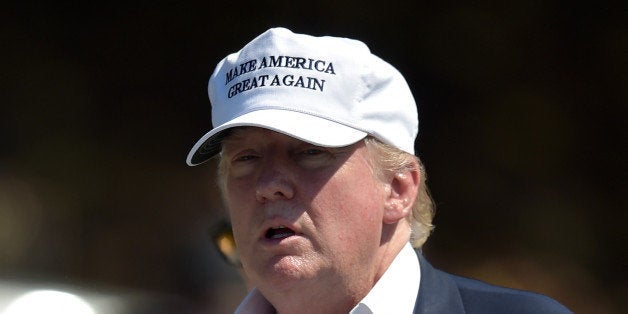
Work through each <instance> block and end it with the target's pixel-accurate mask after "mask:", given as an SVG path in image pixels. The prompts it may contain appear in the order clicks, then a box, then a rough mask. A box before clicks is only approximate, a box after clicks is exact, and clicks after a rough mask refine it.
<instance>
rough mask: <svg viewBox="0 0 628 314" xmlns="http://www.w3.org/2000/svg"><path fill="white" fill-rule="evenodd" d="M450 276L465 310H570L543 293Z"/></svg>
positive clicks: (469, 311) (505, 311) (522, 312)
mask: <svg viewBox="0 0 628 314" xmlns="http://www.w3.org/2000/svg"><path fill="white" fill-rule="evenodd" d="M450 276H452V277H453V279H454V281H455V282H456V285H457V286H458V289H459V291H460V296H461V297H462V302H463V304H464V307H465V310H466V313H519V314H526V313H556V314H562V313H572V312H571V311H570V310H569V309H567V308H566V307H565V306H563V305H562V304H560V303H558V302H557V301H556V300H554V299H552V298H550V297H548V296H545V295H542V294H538V293H534V292H529V291H523V290H517V289H511V288H505V287H500V286H495V285H491V284H488V283H485V282H482V281H479V280H475V279H470V278H465V277H460V276H456V275H450Z"/></svg>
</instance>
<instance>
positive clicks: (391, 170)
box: [364, 136, 434, 248]
mask: <svg viewBox="0 0 628 314" xmlns="http://www.w3.org/2000/svg"><path fill="white" fill-rule="evenodd" d="M364 142H365V144H366V147H367V148H368V149H369V151H371V154H372V157H373V163H374V165H373V166H374V168H375V171H376V175H379V176H380V178H382V179H385V178H390V177H391V176H392V175H394V174H396V173H401V172H408V171H413V170H417V171H418V172H419V176H420V178H419V180H420V181H419V191H418V193H417V196H416V199H415V200H414V204H413V206H412V214H411V215H410V216H408V220H409V223H410V227H411V228H412V234H411V236H410V242H411V243H412V246H413V247H414V248H420V247H421V246H423V244H424V243H425V241H427V238H428V237H429V236H430V234H431V232H432V230H433V229H434V225H433V224H432V219H433V218H434V202H433V200H432V197H431V195H430V192H429V189H428V188H427V184H426V180H427V177H426V173H425V167H424V166H423V163H422V162H421V160H420V159H419V158H418V157H416V156H414V155H412V154H409V153H407V152H405V151H402V150H400V149H398V148H396V147H393V146H390V145H387V144H385V143H383V142H381V141H379V140H378V139H376V138H374V137H371V136H369V137H367V138H366V139H364ZM417 167H418V168H417ZM415 168H417V169H415Z"/></svg>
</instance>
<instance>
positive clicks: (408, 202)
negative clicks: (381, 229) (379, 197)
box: [383, 164, 421, 224]
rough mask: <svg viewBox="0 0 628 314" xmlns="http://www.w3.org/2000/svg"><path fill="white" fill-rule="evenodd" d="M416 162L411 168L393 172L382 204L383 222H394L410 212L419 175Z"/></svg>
mask: <svg viewBox="0 0 628 314" xmlns="http://www.w3.org/2000/svg"><path fill="white" fill-rule="evenodd" d="M418 169H419V167H418V164H415V167H412V170H408V171H406V172H398V173H395V174H394V175H393V176H392V178H391V179H390V180H391V181H390V182H389V184H390V187H389V191H388V195H387V196H386V202H385V206H384V221H383V222H384V223H385V224H394V223H396V222H398V221H399V220H401V219H405V218H406V217H408V216H409V215H411V214H412V206H413V205H414V202H415V199H416V196H417V193H418V191H419V184H420V182H421V181H420V179H421V175H420V173H419V170H418Z"/></svg>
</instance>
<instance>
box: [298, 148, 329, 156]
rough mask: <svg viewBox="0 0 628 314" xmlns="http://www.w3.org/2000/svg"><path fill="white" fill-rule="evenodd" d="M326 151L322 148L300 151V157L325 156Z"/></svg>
mask: <svg viewBox="0 0 628 314" xmlns="http://www.w3.org/2000/svg"><path fill="white" fill-rule="evenodd" d="M327 152H328V151H327V150H324V149H322V148H315V147H314V148H308V149H305V150H302V151H301V155H305V156H317V155H321V154H325V153H327Z"/></svg>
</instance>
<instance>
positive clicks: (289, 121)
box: [187, 109, 367, 166]
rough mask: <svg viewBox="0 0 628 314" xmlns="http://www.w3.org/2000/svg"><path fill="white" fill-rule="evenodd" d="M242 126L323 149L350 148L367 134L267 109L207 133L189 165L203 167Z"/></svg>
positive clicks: (297, 113) (310, 117)
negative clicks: (227, 132)
mask: <svg viewBox="0 0 628 314" xmlns="http://www.w3.org/2000/svg"><path fill="white" fill-rule="evenodd" d="M239 126H253V127H260V128H265V129H269V130H273V131H276V132H279V133H283V134H286V135H288V136H291V137H294V138H296V139H299V140H301V141H304V142H308V143H311V144H314V145H318V146H323V147H343V146H348V145H351V144H353V143H356V142H357V141H359V140H361V139H363V138H364V137H366V135H367V133H366V132H363V131H360V130H357V129H354V128H352V127H350V126H347V125H344V124H341V123H338V122H335V121H332V120H329V119H326V118H321V117H317V116H312V115H310V114H307V113H302V112H296V111H290V110H281V109H264V110H257V111H252V112H249V113H246V114H243V115H241V116H239V117H236V118H235V119H232V120H231V121H229V122H227V123H224V124H222V125H220V126H218V127H217V128H214V129H213V130H211V131H209V132H207V134H205V135H203V137H201V139H199V140H198V141H197V142H196V144H194V147H193V148H192V150H190V152H189V153H188V157H187V164H188V165H190V166H195V165H198V164H201V163H203V162H205V161H207V160H208V159H210V158H211V157H213V156H214V155H216V154H217V153H218V152H219V151H220V140H221V139H222V137H224V134H223V133H222V131H225V130H227V129H230V128H234V127H239Z"/></svg>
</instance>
